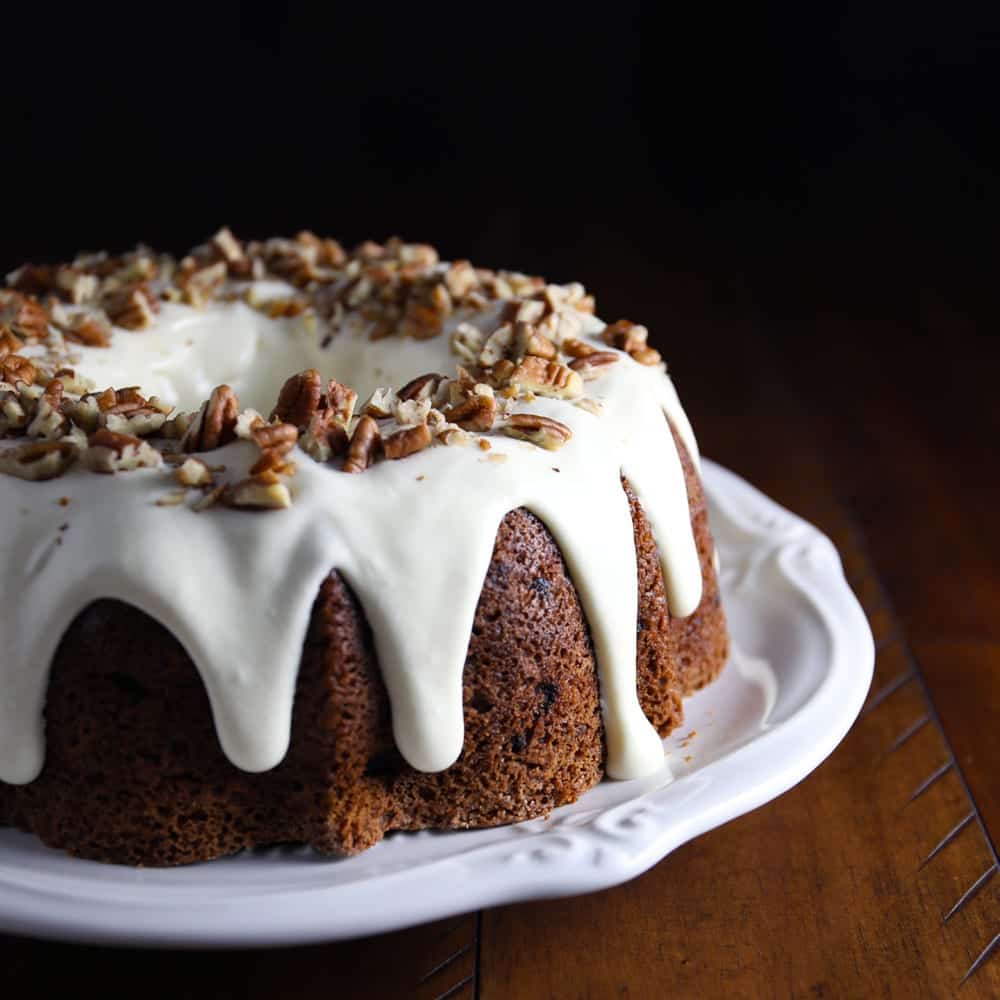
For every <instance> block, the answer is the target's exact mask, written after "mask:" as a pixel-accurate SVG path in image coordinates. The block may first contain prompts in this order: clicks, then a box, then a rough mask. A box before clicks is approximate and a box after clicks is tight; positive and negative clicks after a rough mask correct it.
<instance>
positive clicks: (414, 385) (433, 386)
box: [396, 372, 444, 400]
mask: <svg viewBox="0 0 1000 1000" xmlns="http://www.w3.org/2000/svg"><path fill="white" fill-rule="evenodd" d="M443 378H444V376H443V375H435V374H434V373H433V372H430V373H428V374H427V375H418V376H417V377H416V378H415V379H411V380H410V381H409V382H407V383H406V385H404V386H403V388H402V389H400V390H399V392H397V393H396V395H397V396H398V397H399V398H400V399H402V400H410V399H431V398H432V397H433V396H434V394H435V393H436V392H437V389H438V386H439V385H440V384H441V381H442V379H443Z"/></svg>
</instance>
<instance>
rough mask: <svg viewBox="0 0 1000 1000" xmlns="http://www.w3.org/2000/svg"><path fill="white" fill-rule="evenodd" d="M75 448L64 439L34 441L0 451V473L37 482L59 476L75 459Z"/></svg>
mask: <svg viewBox="0 0 1000 1000" xmlns="http://www.w3.org/2000/svg"><path fill="white" fill-rule="evenodd" d="M76 456H77V450H76V448H75V447H73V445H72V444H70V443H69V442H66V441H36V442H32V443H31V444H23V445H20V446H19V447H17V448H9V449H7V450H6V451H0V473H5V474H6V475H8V476H16V477H17V478H18V479H29V480H32V481H35V482H39V481H41V480H43V479H55V478H56V477H57V476H61V475H62V474H63V473H64V472H65V471H66V470H67V469H68V468H69V467H70V466H71V465H72V464H73V462H74V461H75V460H76Z"/></svg>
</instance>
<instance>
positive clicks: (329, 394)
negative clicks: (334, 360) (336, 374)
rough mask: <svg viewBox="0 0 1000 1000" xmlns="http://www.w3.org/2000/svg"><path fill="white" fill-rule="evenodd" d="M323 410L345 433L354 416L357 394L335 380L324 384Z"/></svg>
mask: <svg viewBox="0 0 1000 1000" xmlns="http://www.w3.org/2000/svg"><path fill="white" fill-rule="evenodd" d="M323 402H324V404H325V405H324V409H327V410H329V411H330V413H331V414H332V415H333V418H332V419H333V420H334V421H335V422H336V423H338V424H340V426H341V427H343V428H344V430H345V431H346V430H347V428H348V427H349V426H350V423H351V418H352V417H353V416H354V407H355V406H356V405H357V402H358V394H357V393H356V392H355V391H354V390H353V389H352V388H351V387H350V386H346V385H341V384H340V383H339V382H338V381H336V379H330V380H329V381H328V382H327V383H326V399H325V400H324V401H323Z"/></svg>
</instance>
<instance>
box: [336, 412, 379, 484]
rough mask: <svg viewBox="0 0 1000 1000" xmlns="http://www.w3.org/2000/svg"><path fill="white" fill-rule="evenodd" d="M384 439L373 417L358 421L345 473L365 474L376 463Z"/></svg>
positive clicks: (352, 436) (349, 449)
mask: <svg viewBox="0 0 1000 1000" xmlns="http://www.w3.org/2000/svg"><path fill="white" fill-rule="evenodd" d="M381 443H382V438H381V437H380V436H379V431H378V424H377V423H376V422H375V419H374V418H373V417H369V416H367V415H365V416H363V417H362V418H361V419H360V420H359V421H358V426H357V427H355V428H354V433H353V434H352V435H351V443H350V447H349V448H348V450H347V459H346V460H345V462H344V472H350V473H358V472H364V471H365V469H367V468H368V466H370V465H371V464H372V462H374V461H375V458H376V456H377V455H378V451H379V448H380V446H381Z"/></svg>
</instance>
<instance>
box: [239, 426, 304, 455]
mask: <svg viewBox="0 0 1000 1000" xmlns="http://www.w3.org/2000/svg"><path fill="white" fill-rule="evenodd" d="M250 436H251V438H252V439H253V442H254V444H255V445H257V447H258V448H260V450H261V451H274V452H276V453H277V454H278V455H287V454H288V452H290V451H291V450H292V449H293V448H294V447H295V442H296V441H298V439H299V432H298V429H297V428H296V427H294V426H293V425H292V424H258V425H257V426H256V427H254V429H253V430H252V431H251V432H250Z"/></svg>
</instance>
